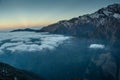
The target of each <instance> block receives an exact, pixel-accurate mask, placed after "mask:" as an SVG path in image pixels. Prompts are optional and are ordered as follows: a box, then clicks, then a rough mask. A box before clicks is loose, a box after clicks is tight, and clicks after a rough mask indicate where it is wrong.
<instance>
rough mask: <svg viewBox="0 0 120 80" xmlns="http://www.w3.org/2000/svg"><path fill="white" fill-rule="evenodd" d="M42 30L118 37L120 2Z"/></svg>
mask: <svg viewBox="0 0 120 80" xmlns="http://www.w3.org/2000/svg"><path fill="white" fill-rule="evenodd" d="M40 31H43V32H50V33H55V34H65V35H72V36H79V37H87V38H101V39H111V38H113V39H116V38H119V39H120V36H119V35H118V34H119V33H120V4H113V5H109V6H108V7H105V8H102V9H100V10H98V11H97V12H95V13H92V14H87V15H84V16H80V17H77V18H73V19H71V20H64V21H59V22H58V23H55V24H52V25H49V26H47V27H44V28H42V29H41V30H40Z"/></svg>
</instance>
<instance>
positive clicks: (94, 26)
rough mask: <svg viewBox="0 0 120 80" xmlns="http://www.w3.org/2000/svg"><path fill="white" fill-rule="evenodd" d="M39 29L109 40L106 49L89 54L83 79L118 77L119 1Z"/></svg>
mask: <svg viewBox="0 0 120 80" xmlns="http://www.w3.org/2000/svg"><path fill="white" fill-rule="evenodd" d="M40 31H42V32H50V33H55V34H64V35H70V36H76V37H81V38H88V39H90V40H93V39H101V40H105V41H106V42H108V43H107V47H108V49H107V50H105V52H99V51H97V50H96V53H98V54H96V53H95V54H94V55H91V59H90V62H89V63H88V67H87V69H86V71H85V72H84V73H83V79H82V80H120V57H119V56H120V54H119V53H120V4H112V5H109V6H107V7H104V8H102V9H99V10H98V11H96V12H95V13H92V14H87V15H83V16H79V17H77V18H73V19H70V20H64V21H59V22H58V23H55V24H52V25H49V26H47V27H44V28H42V29H41V30H40ZM111 49H112V50H113V51H111ZM91 53H92V52H91Z"/></svg>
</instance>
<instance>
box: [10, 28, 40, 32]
mask: <svg viewBox="0 0 120 80" xmlns="http://www.w3.org/2000/svg"><path fill="white" fill-rule="evenodd" d="M19 31H30V32H39V30H36V29H31V28H25V29H16V30H12V31H11V32H19Z"/></svg>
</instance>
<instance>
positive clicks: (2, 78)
mask: <svg viewBox="0 0 120 80" xmlns="http://www.w3.org/2000/svg"><path fill="white" fill-rule="evenodd" d="M0 80H43V79H42V78H40V77H38V76H36V75H35V74H33V73H31V72H27V71H23V70H19V69H16V68H14V67H12V66H10V65H8V64H5V63H1V62H0Z"/></svg>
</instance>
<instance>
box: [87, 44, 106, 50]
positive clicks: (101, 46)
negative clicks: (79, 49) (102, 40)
mask: <svg viewBox="0 0 120 80" xmlns="http://www.w3.org/2000/svg"><path fill="white" fill-rule="evenodd" d="M89 48H92V49H103V48H105V46H104V45H102V44H91V45H90V46H89Z"/></svg>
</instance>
